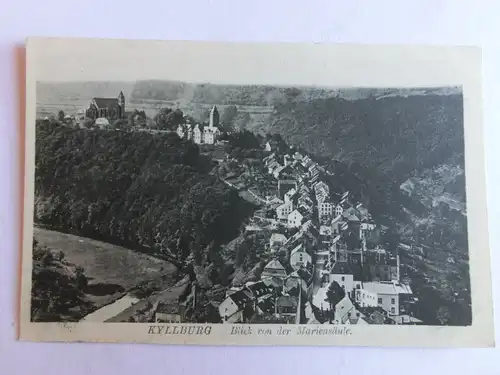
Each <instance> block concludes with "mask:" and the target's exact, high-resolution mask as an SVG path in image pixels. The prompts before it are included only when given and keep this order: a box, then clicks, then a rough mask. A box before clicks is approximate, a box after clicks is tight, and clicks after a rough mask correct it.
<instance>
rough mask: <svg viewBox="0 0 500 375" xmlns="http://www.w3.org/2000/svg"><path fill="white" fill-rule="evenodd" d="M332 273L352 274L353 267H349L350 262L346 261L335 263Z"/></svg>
mask: <svg viewBox="0 0 500 375" xmlns="http://www.w3.org/2000/svg"><path fill="white" fill-rule="evenodd" d="M331 273H332V274H334V275H352V274H353V272H352V270H351V267H349V264H347V263H344V262H337V263H335V265H334V266H333V268H332V271H331Z"/></svg>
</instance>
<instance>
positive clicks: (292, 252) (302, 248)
mask: <svg viewBox="0 0 500 375" xmlns="http://www.w3.org/2000/svg"><path fill="white" fill-rule="evenodd" d="M299 251H300V252H303V253H305V252H306V250H305V249H304V247H303V246H302V244H298V245H297V246H295V248H294V249H293V250H292V251H291V252H290V256H292V255H293V254H295V253H298V252H299Z"/></svg>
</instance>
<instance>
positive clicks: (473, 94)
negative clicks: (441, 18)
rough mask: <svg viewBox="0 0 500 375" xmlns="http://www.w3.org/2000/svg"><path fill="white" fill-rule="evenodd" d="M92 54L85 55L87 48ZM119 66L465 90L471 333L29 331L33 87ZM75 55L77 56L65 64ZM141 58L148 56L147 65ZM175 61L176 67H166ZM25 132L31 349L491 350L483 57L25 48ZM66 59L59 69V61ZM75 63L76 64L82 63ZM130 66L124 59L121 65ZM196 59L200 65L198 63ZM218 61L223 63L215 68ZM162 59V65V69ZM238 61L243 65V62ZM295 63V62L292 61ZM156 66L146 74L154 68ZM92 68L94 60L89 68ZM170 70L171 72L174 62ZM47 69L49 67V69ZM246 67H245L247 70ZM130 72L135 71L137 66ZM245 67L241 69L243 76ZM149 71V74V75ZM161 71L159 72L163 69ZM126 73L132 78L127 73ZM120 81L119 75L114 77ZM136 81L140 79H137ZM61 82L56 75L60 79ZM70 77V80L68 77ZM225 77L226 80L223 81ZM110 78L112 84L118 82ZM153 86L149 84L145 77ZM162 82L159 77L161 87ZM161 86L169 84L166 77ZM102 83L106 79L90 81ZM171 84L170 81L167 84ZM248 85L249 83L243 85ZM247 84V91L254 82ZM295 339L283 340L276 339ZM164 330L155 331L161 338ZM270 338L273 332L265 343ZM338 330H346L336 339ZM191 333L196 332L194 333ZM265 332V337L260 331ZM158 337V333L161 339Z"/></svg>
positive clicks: (233, 46)
mask: <svg viewBox="0 0 500 375" xmlns="http://www.w3.org/2000/svg"><path fill="white" fill-rule="evenodd" d="M90 46H92V47H91V48H89V47H90ZM90 50H92V54H93V55H95V56H99V55H101V54H103V55H106V56H108V57H107V58H108V60H110V61H111V62H112V61H113V60H114V59H117V60H120V59H123V58H124V56H125V55H126V54H127V53H130V51H134V53H135V54H137V55H139V56H142V58H141V60H142V63H143V65H138V64H139V63H140V61H136V62H134V61H132V63H130V64H128V63H127V64H128V65H127V64H125V63H124V65H126V67H122V68H121V70H120V72H121V74H124V76H123V78H126V75H127V74H130V76H129V79H131V80H132V79H136V78H137V79H140V78H142V77H137V76H135V75H134V72H133V69H134V66H135V68H138V67H141V66H142V72H146V73H147V72H153V74H154V72H157V71H159V70H158V69H154V66H156V65H162V64H163V62H164V61H167V60H168V61H169V64H177V65H176V66H177V68H178V70H179V71H180V72H182V76H183V77H182V78H178V79H179V80H185V76H189V74H190V69H192V70H193V79H192V81H196V80H197V79H198V78H197V77H201V76H203V72H202V71H200V70H199V69H198V70H197V68H196V67H195V66H194V65H193V64H189V63H186V61H189V59H190V57H193V58H201V57H203V56H205V57H206V58H207V59H208V58H210V60H207V61H209V62H207V61H205V63H206V64H210V67H211V66H212V65H213V67H214V69H213V70H214V71H215V73H214V72H210V69H207V70H206V72H205V75H204V77H205V79H206V81H210V82H212V83H227V82H222V81H223V79H222V78H221V80H220V81H219V80H217V77H215V76H214V74H215V75H217V74H222V72H224V71H225V72H227V75H226V76H227V77H228V79H229V80H231V79H233V80H234V79H235V77H236V78H237V77H241V80H240V81H238V82H232V83H240V84H244V83H251V82H253V83H261V84H264V83H267V84H274V85H280V84H283V85H285V84H287V85H317V86H337V87H349V86H358V87H429V86H444V85H450V86H456V85H460V86H462V88H463V96H464V126H465V159H466V163H465V167H466V168H465V169H466V193H467V213H468V235H469V258H470V278H471V290H472V292H471V293H472V316H473V320H472V325H471V326H468V327H451V326H443V327H436V326H390V325H389V326H388V325H384V326H374V325H366V326H360V325H352V326H349V325H346V326H334V325H317V326H316V325H267V324H265V325H251V326H250V325H244V324H243V325H240V324H238V326H241V327H251V330H252V333H251V334H248V335H245V334H231V330H232V329H233V326H232V325H225V324H211V325H199V324H195V325H192V326H195V327H201V328H203V329H207V328H206V327H209V328H210V334H187V333H186V334H177V333H174V331H173V330H174V328H173V327H174V326H178V327H179V328H178V330H180V329H181V328H180V327H181V326H185V327H186V328H185V329H187V327H189V326H191V325H190V324H178V325H174V324H172V325H170V326H171V327H170V329H169V333H168V334H167V333H165V330H166V328H165V327H167V326H169V325H168V324H167V325H165V324H161V325H156V324H149V323H144V324H142V323H32V322H30V301H31V268H32V237H33V211H34V210H33V203H34V151H35V128H34V124H35V112H36V82H37V81H40V80H46V79H48V78H50V76H51V75H54V76H53V77H52V78H54V79H55V78H57V76H56V75H55V74H56V73H57V72H58V70H59V69H60V70H61V72H60V74H61V76H62V77H64V78H66V79H70V78H73V79H74V80H89V77H92V76H93V73H94V69H95V68H96V66H93V62H92V61H91V60H90V59H88V58H87V59H86V60H81V59H80V61H79V60H78V51H87V52H85V53H88V51H90ZM72 51H73V52H74V53H76V54H77V56H76V57H74V58H71V57H69V56H72V54H71V53H72ZM144 54H145V56H144ZM176 54H181V55H179V56H181V58H177V59H175V58H170V59H168V57H169V56H170V57H171V56H172V55H174V56H175V55H176ZM26 56H27V57H26V74H27V76H26V126H25V135H26V140H25V155H26V156H25V180H24V205H23V206H24V209H23V210H24V215H23V249H22V267H21V268H22V281H21V314H20V322H19V323H20V339H22V340H29V341H91V342H135V343H157V344H196V345H348V346H351V345H352V346H399V347H401V346H411V347H492V346H494V327H493V301H492V285H491V271H490V269H491V268H490V250H489V238H488V221H487V209H486V187H485V181H486V180H485V162H484V139H483V121H482V120H483V119H482V118H483V116H482V86H481V80H482V72H481V52H480V50H479V49H478V48H474V47H439V46H382V45H380V46H374V45H347V44H343V45H313V44H311V45H301V44H291V43H283V44H270V43H267V44H256V43H212V42H181V41H176V42H166V41H165V42H161V41H139V40H136V41H131V40H104V39H65V38H30V39H29V40H28V42H27V53H26ZM61 56H65V57H68V58H67V59H66V60H65V61H64V62H63V63H61V64H64V65H65V66H64V67H63V66H59V65H60V64H59V65H58V64H57V60H56V59H57V58H58V57H61ZM80 56H83V55H81V53H80ZM127 56H128V55H127ZM200 56H201V57H200ZM218 56H222V57H221V58H218ZM161 57H163V58H164V60H161ZM242 57H243V58H244V59H242ZM294 57H295V60H293V61H292V60H291V59H292V58H294ZM153 58H156V59H157V60H155V62H154V64H155V65H151V64H152V62H151V59H153ZM97 60H98V59H97V58H96V61H94V63H95V62H98V61H97ZM172 60H173V62H172ZM50 61H52V66H51V64H49V62H50ZM245 61H246V64H245ZM134 64H135V65H134ZM242 64H243V66H242ZM149 65H151V66H149ZM163 65H165V64H163ZM127 69H129V70H131V71H127ZM120 72H119V73H120ZM136 73H137V72H136ZM57 74H58V73H57ZM65 74H66V75H65ZM220 77H222V76H220ZM114 78H115V77H113V79H114ZM149 78H155V77H149ZM158 78H161V77H158ZM163 78H166V77H163ZM95 79H96V80H97V79H102V77H97V76H96V77H95ZM170 79H176V78H175V76H174V77H170ZM246 80H248V82H245V81H246ZM252 80H253V81H252ZM152 326H158V327H164V328H163V330H164V331H163V333H153V332H151V330H152V328H151V327H152ZM280 327H281V329H285V328H286V329H289V330H291V331H290V333H289V334H288V335H285V334H283V335H280V334H278V330H279V329H280ZM333 327H337V329H338V330H339V331H337V332H335V333H328V334H322V333H319V332H318V333H316V334H315V333H312V334H304V335H302V334H297V331H298V330H300V329H302V328H307V329H310V330H313V329H333ZM160 329H161V328H154V330H160ZM266 329H271V330H272V332H271V333H270V334H266V331H265V330H266ZM342 329H344V330H343V331H342ZM198 330H199V329H198V328H197V329H196V330H195V331H198ZM259 330H263V331H259ZM158 332H159V331H158Z"/></svg>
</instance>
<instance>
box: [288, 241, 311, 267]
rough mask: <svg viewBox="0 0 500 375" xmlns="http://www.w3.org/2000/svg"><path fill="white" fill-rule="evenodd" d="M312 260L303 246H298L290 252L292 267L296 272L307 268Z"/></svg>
mask: <svg viewBox="0 0 500 375" xmlns="http://www.w3.org/2000/svg"><path fill="white" fill-rule="evenodd" d="M311 262H312V258H311V256H310V255H309V253H308V252H307V251H306V249H305V248H304V246H303V245H302V244H299V245H297V246H296V247H295V248H294V249H293V250H292V251H291V252H290V265H291V266H292V268H293V269H294V270H298V269H299V268H301V267H305V266H306V265H307V263H311Z"/></svg>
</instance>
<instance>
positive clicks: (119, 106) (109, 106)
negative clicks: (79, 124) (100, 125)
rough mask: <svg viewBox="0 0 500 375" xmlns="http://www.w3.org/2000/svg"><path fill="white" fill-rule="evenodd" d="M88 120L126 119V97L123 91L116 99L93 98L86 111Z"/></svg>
mask: <svg viewBox="0 0 500 375" xmlns="http://www.w3.org/2000/svg"><path fill="white" fill-rule="evenodd" d="M85 115H86V117H88V118H91V119H93V120H97V119H99V118H103V119H107V120H117V119H123V118H125V96H124V95H123V91H120V94H119V95H118V97H116V98H93V99H92V100H91V102H90V104H89V106H88V108H87V109H86V110H85Z"/></svg>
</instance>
